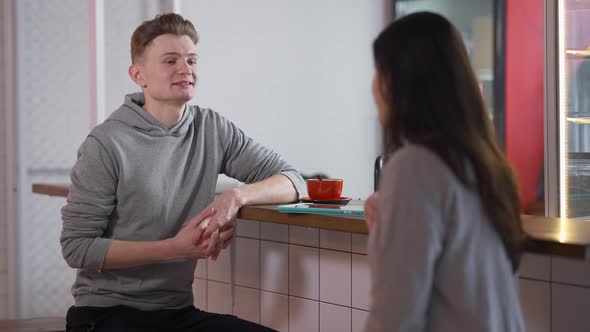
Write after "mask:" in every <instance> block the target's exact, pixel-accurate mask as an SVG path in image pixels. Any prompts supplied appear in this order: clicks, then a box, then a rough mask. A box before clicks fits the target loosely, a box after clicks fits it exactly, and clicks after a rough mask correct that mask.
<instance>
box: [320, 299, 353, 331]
mask: <svg viewBox="0 0 590 332" xmlns="http://www.w3.org/2000/svg"><path fill="white" fill-rule="evenodd" d="M350 330H351V309H350V308H348V307H341V306H337V305H332V304H328V303H322V302H320V332H350Z"/></svg>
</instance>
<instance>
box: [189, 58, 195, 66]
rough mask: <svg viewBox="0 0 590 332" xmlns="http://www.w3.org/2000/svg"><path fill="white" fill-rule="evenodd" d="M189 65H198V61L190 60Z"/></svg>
mask: <svg viewBox="0 0 590 332" xmlns="http://www.w3.org/2000/svg"><path fill="white" fill-rule="evenodd" d="M188 63H189V64H191V65H196V64H197V59H190V60H188Z"/></svg>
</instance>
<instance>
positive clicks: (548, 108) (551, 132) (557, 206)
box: [543, 0, 566, 217]
mask: <svg viewBox="0 0 590 332" xmlns="http://www.w3.org/2000/svg"><path fill="white" fill-rule="evenodd" d="M544 2H545V10H544V21H545V32H544V35H545V36H544V37H545V52H544V58H545V59H544V62H545V79H544V84H543V85H544V87H543V89H544V95H545V103H544V104H545V106H544V107H545V115H544V132H545V174H544V175H545V215H546V216H548V217H565V208H566V206H565V205H564V204H562V203H561V202H560V195H559V192H560V186H561V185H565V168H563V167H560V162H559V161H560V160H562V158H561V155H562V154H563V153H565V151H563V147H561V146H560V144H559V142H560V133H561V132H562V131H561V130H560V128H563V126H565V122H564V121H565V119H564V121H562V122H561V123H560V116H559V109H560V103H561V102H563V101H561V102H560V100H559V95H558V86H559V82H558V74H559V72H560V71H559V69H560V68H559V65H558V58H559V56H558V38H557V36H558V26H557V15H558V13H557V1H554V0H545V1H544ZM556 174H559V176H556ZM562 208H563V210H562Z"/></svg>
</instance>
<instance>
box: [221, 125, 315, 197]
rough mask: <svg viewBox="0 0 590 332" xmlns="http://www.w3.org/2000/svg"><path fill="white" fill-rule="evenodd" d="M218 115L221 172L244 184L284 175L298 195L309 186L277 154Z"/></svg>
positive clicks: (303, 192) (301, 194)
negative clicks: (221, 153)
mask: <svg viewBox="0 0 590 332" xmlns="http://www.w3.org/2000/svg"><path fill="white" fill-rule="evenodd" d="M217 117H218V121H217V122H218V133H219V135H220V140H221V142H222V144H223V147H224V151H223V162H222V167H221V173H224V174H225V175H227V176H230V177H232V178H235V179H237V180H239V181H242V182H245V183H254V182H259V181H262V180H264V179H266V178H269V177H270V176H272V175H275V174H283V175H284V176H286V177H287V178H288V179H289V180H290V181H291V182H292V183H293V187H294V188H295V190H296V191H297V194H298V196H299V197H304V196H305V194H306V187H305V182H304V181H303V178H302V177H301V175H300V174H299V172H298V171H297V170H296V169H295V168H294V167H293V166H291V165H290V164H289V163H287V162H286V161H285V160H284V159H283V158H282V157H281V156H280V155H279V154H278V153H276V152H274V151H272V150H271V149H269V148H267V147H265V146H263V145H261V144H259V143H257V142H256V141H254V140H253V139H252V138H250V137H248V136H246V135H245V134H244V132H243V131H242V130H240V129H239V128H238V127H237V126H236V125H235V124H233V123H232V122H230V121H228V120H227V119H225V118H223V117H222V116H220V115H217Z"/></svg>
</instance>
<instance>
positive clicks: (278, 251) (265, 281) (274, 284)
mask: <svg viewBox="0 0 590 332" xmlns="http://www.w3.org/2000/svg"><path fill="white" fill-rule="evenodd" d="M260 288H261V289H263V290H267V291H271V292H276V293H282V294H285V295H287V294H289V245H288V244H285V243H277V242H270V241H260Z"/></svg>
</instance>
